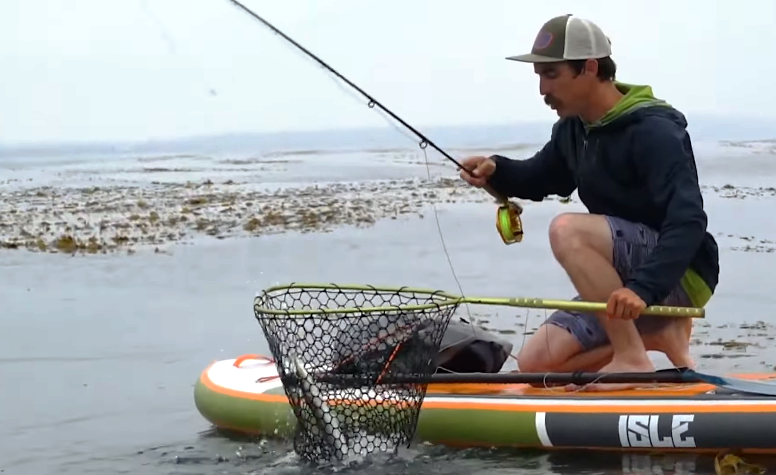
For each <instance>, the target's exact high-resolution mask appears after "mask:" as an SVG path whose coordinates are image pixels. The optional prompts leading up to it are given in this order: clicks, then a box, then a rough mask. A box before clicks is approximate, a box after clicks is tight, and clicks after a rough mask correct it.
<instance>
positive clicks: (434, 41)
mask: <svg viewBox="0 0 776 475" xmlns="http://www.w3.org/2000/svg"><path fill="white" fill-rule="evenodd" d="M244 4H246V6H248V7H249V8H251V9H253V10H254V11H255V12H256V13H258V14H259V15H262V16H264V17H265V18H266V19H267V20H269V21H270V22H271V23H274V24H275V26H277V27H278V28H280V29H281V30H283V31H284V32H285V33H286V34H288V35H290V36H291V37H292V38H294V39H295V40H296V41H298V42H300V43H301V44H302V45H304V46H305V47H307V48H308V49H310V50H311V51H312V52H313V53H316V54H318V55H319V56H320V57H321V58H322V59H323V60H324V61H326V62H328V63H329V64H330V65H332V66H333V67H334V68H335V69H338V70H339V71H340V72H341V73H342V74H344V75H345V76H346V77H348V78H349V79H350V80H352V81H354V82H355V83H356V84H358V85H359V86H361V87H362V88H364V89H365V90H366V91H367V92H369V93H370V94H372V95H373V96H375V97H376V98H377V99H378V100H380V101H381V102H383V103H384V104H385V105H386V106H388V107H389V108H391V109H393V110H394V112H396V113H397V114H399V115H400V116H401V117H402V118H404V119H405V120H407V121H408V122H410V123H411V124H413V125H416V126H418V127H422V126H430V125H445V124H468V123H472V124H483V123H505V122H506V123H508V122H514V121H537V120H538V121H551V120H553V119H554V115H553V113H552V111H551V110H549V109H548V108H547V107H546V106H545V105H544V104H543V102H542V100H541V98H540V97H539V94H538V81H537V78H536V76H535V75H534V74H533V71H532V68H531V66H530V65H525V64H521V63H515V62H512V61H507V60H505V59H504V57H505V56H508V55H512V54H518V53H523V52H527V51H528V50H530V48H531V44H532V43H533V40H534V37H535V35H536V33H537V31H538V28H539V27H540V26H541V24H542V23H543V22H544V21H546V20H547V19H549V18H551V17H553V16H555V15H560V14H565V13H574V14H576V15H579V16H582V17H585V18H589V19H591V20H593V21H595V22H596V23H598V24H599V25H600V26H601V27H602V28H603V29H604V31H605V32H606V33H607V34H608V35H609V37H610V38H611V40H612V43H613V45H612V46H613V50H614V58H615V60H616V61H617V63H618V65H619V68H620V73H619V79H621V80H623V81H628V82H635V83H648V84H650V85H652V86H653V87H654V89H655V92H656V93H657V94H658V95H659V96H660V97H663V98H664V99H666V100H668V101H669V102H670V103H672V104H674V105H675V106H677V107H678V108H680V109H681V110H683V111H684V112H685V113H687V114H699V113H702V114H714V115H734V116H741V117H758V116H759V117H774V115H776V112H774V111H776V95H774V94H773V86H772V83H773V75H774V73H776V71H775V70H774V69H775V67H774V63H773V58H774V50H775V49H776V27H775V26H776V25H775V23H776V6H774V5H775V4H776V2H774V1H773V0H761V1H757V0H748V1H736V2H730V1H725V2H723V1H718V2H708V1H703V2H702V1H700V0H685V1H679V0H653V1H651V2H649V4H648V5H649V6H645V5H643V4H639V3H636V2H633V3H631V2H623V1H621V0H619V1H609V0H595V1H589V2H580V1H578V0H577V1H574V2H572V1H563V0H543V1H541V2H523V1H516V0H483V1H481V2H475V1H473V0H469V1H459V0H420V1H419V0H392V1H385V0H383V1H377V0H271V1H270V0H244ZM0 78H2V79H1V80H0V84H1V85H0V142H19V141H25V142H26V141H40V140H127V139H129V140H135V139H139V140H143V139H147V138H161V137H175V136H185V135H191V134H207V133H223V132H260V131H274V130H289V129H321V128H329V127H349V126H370V125H383V124H385V122H384V119H383V118H382V117H381V116H380V115H379V114H377V113H376V112H375V111H374V110H371V109H369V108H367V107H366V105H365V101H363V100H362V99H360V98H357V96H356V95H355V94H356V93H354V92H349V90H348V89H346V87H345V86H344V85H343V86H340V85H339V83H338V81H336V80H335V79H333V78H332V76H330V75H329V73H327V72H326V71H325V70H323V69H322V68H319V67H318V66H317V65H316V64H315V63H313V62H312V61H311V60H309V59H306V58H305V57H304V56H302V54H301V53H299V52H297V51H296V50H295V49H294V48H293V46H291V45H290V44H288V43H286V42H285V41H284V40H283V39H282V38H281V37H280V36H278V35H275V34H273V33H272V32H271V31H270V30H269V29H267V28H266V27H264V26H263V25H262V24H261V23H259V22H258V21H256V20H255V19H253V18H252V17H250V16H249V15H247V14H246V13H244V12H243V11H242V10H240V9H239V8H238V7H236V6H235V5H233V4H232V3H231V2H230V1H229V0H185V1H184V0H67V1H65V0H35V1H30V0H3V1H2V2H1V3H0Z"/></svg>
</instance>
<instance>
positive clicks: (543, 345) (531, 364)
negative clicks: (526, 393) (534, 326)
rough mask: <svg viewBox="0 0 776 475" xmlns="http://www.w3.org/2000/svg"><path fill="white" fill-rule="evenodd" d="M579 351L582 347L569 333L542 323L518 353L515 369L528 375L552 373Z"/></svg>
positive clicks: (550, 324) (552, 325) (563, 329)
mask: <svg viewBox="0 0 776 475" xmlns="http://www.w3.org/2000/svg"><path fill="white" fill-rule="evenodd" d="M580 351H582V347H581V345H580V343H579V342H578V341H577V339H576V337H575V336H574V335H572V334H571V332H569V331H568V330H566V329H565V328H561V327H559V326H557V325H554V324H552V323H544V324H543V325H542V326H540V327H539V329H538V330H537V331H536V333H534V334H533V335H531V338H529V339H528V341H526V342H525V344H524V345H523V346H522V347H521V348H520V351H518V353H517V367H518V368H519V369H520V371H522V372H529V373H535V372H547V371H554V370H555V368H557V367H558V366H559V365H561V364H562V363H564V362H565V361H567V360H568V359H569V358H571V357H572V356H574V355H575V354H577V353H579V352H580Z"/></svg>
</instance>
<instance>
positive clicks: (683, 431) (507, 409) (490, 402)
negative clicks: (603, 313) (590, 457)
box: [194, 355, 776, 454]
mask: <svg viewBox="0 0 776 475" xmlns="http://www.w3.org/2000/svg"><path fill="white" fill-rule="evenodd" d="M729 376H735V377H738V378H741V379H747V380H756V381H771V380H773V379H775V378H776V374H773V373H769V374H737V375H732V374H731V375H729ZM194 400H195V404H196V407H197V409H198V410H199V412H200V413H201V414H202V416H203V417H204V418H205V419H206V420H208V421H209V422H211V423H212V424H213V425H214V426H215V427H217V428H220V429H226V430H230V431H235V432H238V433H243V434H252V435H258V436H261V437H267V438H289V437H291V436H293V432H294V428H295V425H296V419H295V417H294V414H293V412H292V410H291V406H290V405H289V402H288V399H287V397H286V394H285V392H284V390H283V386H282V383H281V381H280V379H279V378H278V377H277V370H276V367H275V363H274V362H273V360H272V359H271V358H270V357H268V356H263V355H244V356H241V357H239V358H235V359H227V360H223V361H217V362H215V363H213V364H211V365H210V366H208V367H207V368H206V369H205V370H204V371H203V372H202V374H201V375H200V378H199V379H198V381H197V383H196V385H195V390H194ZM416 439H417V440H419V441H422V442H429V443H432V444H441V445H448V446H455V447H523V448H533V449H598V450H627V451H650V452H655V451H657V452H664V451H665V452H667V451H680V452H710V453H718V452H719V451H720V450H725V449H730V450H734V451H738V452H740V453H766V454H776V397H769V396H761V395H753V394H744V393H738V392H734V391H731V390H727V389H722V388H720V387H718V386H715V385H711V384H699V383H688V384H660V385H645V386H644V387H643V388H640V389H631V390H625V391H612V392H566V391H565V390H564V389H563V388H559V387H558V388H536V387H532V386H530V385H526V384H481V383H477V384H432V385H429V388H428V392H427V394H426V398H425V400H424V402H423V406H422V409H421V412H420V417H419V420H418V427H417V432H416Z"/></svg>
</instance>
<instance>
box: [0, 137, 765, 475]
mask: <svg viewBox="0 0 776 475" xmlns="http://www.w3.org/2000/svg"><path fill="white" fill-rule="evenodd" d="M739 145H740V144H739ZM739 145H736V147H733V148H731V150H734V149H735V150H737V149H738V148H741V149H745V148H746V147H745V146H739ZM744 145H746V144H744ZM757 150H758V151H759V150H761V149H759V148H758V149H757ZM762 150H770V149H768V148H762ZM504 153H505V154H509V151H508V150H507V151H505V152H504ZM527 153H529V152H528V151H526V150H522V149H521V151H520V153H519V154H520V155H525V154H527ZM725 153H727V152H725ZM736 153H737V152H736ZM747 153H748V152H747ZM768 153H770V152H768ZM768 153H765V152H763V153H751V154H747V155H743V156H735V160H734V161H731V159H730V158H729V157H728V156H726V155H713V154H712V155H710V156H708V157H704V158H703V160H701V161H700V162H699V169H700V171H701V175H702V181H703V183H704V199H705V200H706V204H707V211H708V213H709V215H710V226H709V230H710V232H711V233H712V234H713V235H714V236H715V237H716V238H717V240H718V242H719V245H720V250H721V254H722V263H721V265H722V276H721V281H720V287H719V289H718V292H717V295H715V297H714V298H713V299H712V301H711V303H710V304H709V306H708V316H707V318H706V319H705V320H698V321H696V326H695V330H694V333H693V347H692V351H693V356H694V357H695V358H696V359H697V361H698V362H699V364H700V366H701V368H702V369H704V370H707V371H741V372H745V371H773V370H774V365H775V364H776V363H774V362H775V361H776V358H774V356H776V354H774V352H773V350H772V347H773V340H774V338H775V337H776V329H774V325H776V318H774V314H773V310H772V309H773V308H774V304H776V294H775V293H774V292H773V291H772V279H770V275H771V269H772V268H773V265H774V264H776V254H775V253H774V252H773V251H774V248H776V224H773V221H772V220H771V216H772V215H773V209H774V206H775V205H776V188H774V186H776V180H770V179H769V177H770V176H774V174H776V166H774V165H773V163H772V162H773V161H772V160H771V161H767V159H768V156H769V155H768ZM429 155H430V160H431V161H430V164H429V168H426V165H425V161H424V157H423V156H422V154H419V153H417V152H416V151H410V152H398V151H395V150H394V151H391V150H388V151H374V152H373V153H372V154H370V155H367V156H362V155H358V154H339V155H338V154H329V155H326V154H317V155H316V154H290V155H289V154H286V155H282V156H270V157H266V156H265V157H254V156H228V157H203V156H196V155H191V156H189V155H185V156H181V155H170V156H165V157H158V156H157V157H154V156H150V157H142V158H137V157H129V158H127V159H126V160H122V161H117V162H110V163H107V164H105V163H94V162H91V161H77V160H72V161H68V160H64V159H63V160H62V161H61V162H57V163H45V164H39V163H37V162H35V163H34V164H32V165H31V164H25V163H19V164H14V166H13V167H14V168H13V169H9V170H6V171H7V173H5V171H4V174H3V177H4V179H3V180H2V181H0V198H2V199H0V243H2V245H0V279H2V282H1V283H2V285H0V302H3V312H2V314H1V315H0V321H2V325H3V331H2V332H0V377H2V378H3V380H4V381H9V382H11V384H10V385H6V387H5V388H4V390H3V396H2V401H3V404H2V405H0V440H2V441H3V443H2V444H0V473H3V474H18V473H24V474H28V473H63V474H67V473H74V474H75V473H78V474H87V473H100V474H104V473H148V474H183V473H187V474H188V473H208V474H210V473H234V474H237V473H239V474H248V473H257V474H258V473H273V474H274V473H294V474H297V473H306V471H305V470H306V469H304V468H302V467H300V466H299V465H298V463H297V462H296V460H295V458H294V456H293V454H291V453H290V450H291V449H290V446H289V445H288V444H284V443H276V442H256V441H244V440H231V439H228V438H226V437H225V436H223V435H220V434H216V433H213V432H212V431H211V430H210V427H209V425H208V424H207V423H206V421H204V420H203V419H202V417H201V416H200V415H199V414H198V413H197V411H196V408H195V407H194V405H193V394H192V388H193V384H194V381H195V380H196V378H197V377H198V375H199V374H200V372H201V371H202V370H203V369H204V368H205V366H206V365H207V364H208V363H210V362H211V361H213V360H215V359H222V358H231V357H234V356H236V355H239V354H243V353H256V352H266V351H267V348H266V344H265V342H264V339H263V337H262V335H261V330H260V328H259V326H258V324H257V323H256V322H255V320H254V317H253V313H252V306H251V305H252V300H253V297H254V295H255V294H256V292H257V291H259V290H260V289H262V288H265V287H268V286H270V285H274V284H276V283H280V282H288V281H300V280H305V281H324V282H361V283H372V284H386V285H412V286H421V287H434V288H440V289H444V290H448V291H450V292H456V293H457V292H459V289H458V283H457V282H456V280H455V279H454V278H453V275H452V273H451V269H450V267H449V263H448V258H447V256H446V255H445V253H444V249H443V247H442V244H441V242H440V236H439V231H438V229H437V223H436V221H435V214H434V209H433V208H432V207H431V205H432V204H435V205H437V209H438V217H439V220H440V225H441V228H442V233H443V236H444V239H445V244H446V246H447V250H448V252H449V254H450V259H451V261H452V264H453V267H454V269H455V273H456V275H457V278H458V280H459V281H460V284H461V285H462V288H463V292H464V293H465V294H466V295H475V294H479V295H486V296H523V297H545V298H561V299H566V298H570V297H571V296H573V293H574V292H573V288H572V286H571V284H570V283H569V282H568V279H567V278H566V276H565V274H564V272H563V271H562V269H561V268H560V267H559V266H558V265H557V264H556V263H555V262H554V260H553V258H552V254H551V252H550V250H549V247H548V242H547V226H548V224H549V222H550V220H551V219H552V217H553V216H554V215H556V214H557V213H559V212H563V211H580V210H582V209H583V208H582V207H581V205H580V204H579V202H578V200H577V199H576V197H573V199H572V202H571V203H568V204H564V203H561V202H560V201H558V200H548V201H546V202H543V203H530V202H529V203H524V206H525V213H524V215H523V224H524V226H525V231H526V234H525V239H524V241H523V242H522V243H519V244H515V245H512V246H505V245H504V244H503V243H502V242H501V240H500V238H499V237H498V235H497V232H496V229H495V205H494V204H493V203H492V200H491V199H490V197H488V196H487V195H486V194H484V193H482V192H479V191H477V190H473V189H471V188H468V187H466V186H464V185H463V184H462V183H461V182H460V181H459V180H457V179H455V177H454V175H453V172H451V167H450V166H449V165H446V164H445V162H444V161H443V160H442V159H441V158H440V157H438V156H434V155H433V154H432V153H429ZM515 155H517V152H515ZM764 160H766V161H764ZM429 170H430V173H431V176H430V177H429V175H428V174H429ZM343 176H346V177H348V181H346V182H339V181H338V180H341V179H342V177H343ZM470 309H471V311H472V312H473V314H474V320H475V321H476V322H477V324H479V325H481V326H483V327H485V328H488V329H491V330H492V331H495V332H498V333H500V334H502V335H504V336H505V337H507V338H509V339H510V340H511V341H513V342H514V343H515V351H516V350H517V349H518V348H519V347H520V345H521V344H522V343H523V341H524V340H525V338H526V337H527V336H528V335H530V334H531V333H532V332H533V331H535V329H536V328H537V326H538V325H539V324H541V322H542V321H543V319H545V318H546V317H547V316H548V315H549V313H550V311H541V310H523V309H514V308H502V307H470ZM459 311H460V312H462V313H464V314H465V312H466V309H465V308H462V309H461V310H459ZM655 359H656V362H657V363H658V364H659V365H660V366H661V367H665V366H667V365H668V363H667V361H666V360H665V358H662V357H661V356H660V355H655ZM509 366H511V363H508V367H509ZM586 457H588V460H589V462H586V463H585V464H581V463H580V462H579V457H578V456H577V457H576V458H575V457H574V456H569V455H568V454H534V453H526V452H517V453H515V452H506V453H505V452H502V451H498V452H490V451H487V450H485V451H482V450H478V451H449V450H445V449H440V448H433V449H429V448H420V449H419V450H418V452H417V453H416V454H415V457H413V458H412V460H410V461H409V462H407V464H406V465H404V464H400V465H391V466H381V467H379V468H377V470H378V471H379V472H380V473H381V474H385V473H411V474H413V473H450V474H456V473H461V474H464V473H465V474H472V473H482V474H495V473H501V472H505V471H507V470H515V471H517V473H525V474H532V473H533V474H553V473H557V474H565V473H650V472H651V473H671V470H673V471H674V473H709V472H708V470H709V467H710V465H709V463H710V460H709V459H708V458H697V457H643V456H627V455H626V456H620V455H617V456H615V455H611V454H610V455H606V456H605V457H597V456H596V457H593V456H591V455H589V454H586ZM770 466H771V467H772V466H776V464H773V463H771V464H770ZM659 470H663V471H662V472H660V471H659Z"/></svg>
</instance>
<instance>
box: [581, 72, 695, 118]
mask: <svg viewBox="0 0 776 475" xmlns="http://www.w3.org/2000/svg"><path fill="white" fill-rule="evenodd" d="M614 84H615V87H616V88H617V89H618V90H619V91H620V92H622V93H623V94H624V96H623V97H622V99H620V100H619V102H617V104H615V106H614V107H613V108H611V109H610V110H609V112H607V113H606V114H605V115H604V116H603V117H601V119H599V120H598V121H596V122H593V123H585V128H587V129H593V128H597V127H603V126H606V125H609V124H611V123H612V122H615V121H617V120H619V119H622V118H624V117H626V116H629V115H631V114H633V113H634V112H636V111H639V110H642V109H645V108H647V107H651V108H653V110H655V109H657V110H658V111H659V112H658V113H659V114H661V115H664V114H665V115H670V116H672V117H671V118H672V120H674V121H675V122H677V123H679V124H682V125H683V126H686V122H685V120H684V117H683V116H682V115H681V114H680V113H679V112H678V111H676V110H675V109H674V108H673V107H672V106H671V105H670V104H669V103H667V102H666V101H664V100H662V99H658V98H657V97H655V95H654V93H653V92H652V87H651V86H646V85H636V84H627V83H623V82H615V83H614ZM677 114H679V115H677Z"/></svg>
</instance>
